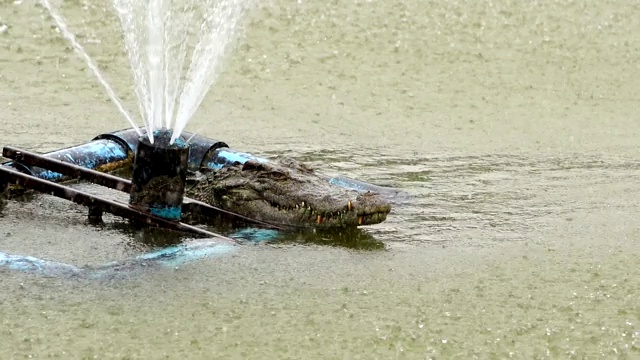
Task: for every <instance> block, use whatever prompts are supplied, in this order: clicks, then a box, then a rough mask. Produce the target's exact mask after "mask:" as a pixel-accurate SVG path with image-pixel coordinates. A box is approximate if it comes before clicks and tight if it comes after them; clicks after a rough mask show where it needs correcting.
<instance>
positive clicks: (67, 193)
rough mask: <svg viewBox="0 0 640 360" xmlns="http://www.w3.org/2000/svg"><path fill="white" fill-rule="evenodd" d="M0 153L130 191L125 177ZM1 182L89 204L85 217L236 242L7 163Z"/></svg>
mask: <svg viewBox="0 0 640 360" xmlns="http://www.w3.org/2000/svg"><path fill="white" fill-rule="evenodd" d="M2 156H4V157H6V158H9V159H12V160H13V161H14V162H15V163H16V164H24V165H29V166H38V167H40V168H43V169H47V170H50V171H54V172H56V173H59V174H62V175H65V176H68V177H71V178H76V179H81V180H85V181H89V182H91V183H94V184H96V185H101V186H105V187H108V188H111V189H115V190H118V191H122V192H125V193H130V191H131V182H130V181H129V180H127V179H124V178H120V177H117V176H114V175H110V174H106V173H102V172H99V171H96V170H91V169H87V168H84V167H81V166H78V165H74V164H70V163H67V162H63V161H60V160H57V159H53V158H49V157H45V156H42V155H40V154H36V153H33V152H30V151H26V150H22V149H18V148H15V147H11V146H5V147H4V148H3V150H2ZM2 182H4V183H5V185H6V184H15V185H18V186H22V187H25V188H28V189H31V190H35V191H38V192H41V193H44V194H49V195H53V196H56V197H59V198H62V199H66V200H69V201H72V202H74V203H76V204H80V205H84V206H87V207H89V216H90V217H91V218H92V219H95V218H99V217H101V215H102V213H103V212H108V213H111V214H113V215H116V216H120V217H124V218H128V219H130V220H133V221H136V222H139V223H143V224H146V225H149V226H154V227H159V228H165V229H169V230H175V231H183V232H187V233H191V234H194V235H198V236H203V237H209V238H217V239H220V240H224V241H226V242H232V243H236V242H237V241H236V240H234V239H231V238H229V237H226V236H223V235H220V234H216V233H213V232H210V231H207V230H204V229H201V228H199V227H196V226H193V225H189V224H186V223H183V222H181V221H171V220H167V219H163V218H161V217H158V216H154V215H152V214H150V213H148V212H145V211H142V210H140V209H137V208H135V207H132V206H130V205H129V204H127V203H123V202H120V201H117V200H108V199H105V198H102V197H100V196H96V195H93V194H89V193H86V192H83V191H80V190H77V189H73V188H71V187H69V186H65V185H62V184H59V183H55V182H52V181H49V180H45V179H41V178H38V177H35V176H32V175H29V174H25V173H23V172H20V171H18V170H16V168H12V167H9V166H0V183H2ZM0 185H1V184H0ZM0 188H2V186H0ZM182 206H183V208H182V211H183V212H184V213H186V214H196V215H201V216H205V217H213V216H217V215H227V216H232V217H236V218H239V219H242V220H244V221H247V222H251V223H254V224H257V225H260V226H261V227H266V228H272V229H279V230H283V228H282V227H280V226H276V225H273V224H268V223H265V222H262V221H259V220H255V219H251V218H248V217H245V216H242V215H239V214H235V213H232V212H229V211H226V210H223V209H219V208H216V207H213V206H210V205H208V204H206V203H203V202H200V201H197V200H194V199H190V198H187V197H185V198H184V202H183V205H182Z"/></svg>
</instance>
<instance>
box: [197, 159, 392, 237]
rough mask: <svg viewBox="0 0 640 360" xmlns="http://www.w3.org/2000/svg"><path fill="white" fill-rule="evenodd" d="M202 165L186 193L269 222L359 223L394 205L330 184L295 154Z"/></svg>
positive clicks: (383, 214) (312, 225)
mask: <svg viewBox="0 0 640 360" xmlns="http://www.w3.org/2000/svg"><path fill="white" fill-rule="evenodd" d="M201 171H203V175H204V176H202V177H201V179H198V180H197V182H196V185H195V186H194V187H191V188H189V187H187V189H186V194H185V195H186V196H188V197H190V198H193V199H196V200H199V201H202V202H205V203H208V204H209V205H211V206H216V207H219V208H223V209H225V210H229V211H232V212H234V213H237V214H240V215H244V216H248V217H250V218H253V219H257V220H262V221H265V222H268V223H271V224H278V225H285V226H288V227H305V228H335V227H357V226H361V225H372V224H377V223H381V222H383V221H384V220H386V218H387V214H388V213H389V212H390V211H391V205H390V204H389V202H388V201H386V200H384V199H383V198H382V197H381V196H380V195H378V194H376V193H372V192H368V193H359V192H357V191H355V190H348V189H344V188H342V187H339V186H335V185H331V184H329V183H328V182H327V180H326V179H323V178H322V177H321V176H319V175H318V174H316V173H315V172H314V171H313V169H311V168H309V167H307V166H306V165H304V164H302V163H300V162H298V161H295V160H293V159H282V160H279V161H271V162H268V163H260V162H257V161H253V160H250V161H247V162H246V163H245V164H244V165H240V164H239V165H235V166H229V167H225V168H223V169H221V170H206V169H203V170H201Z"/></svg>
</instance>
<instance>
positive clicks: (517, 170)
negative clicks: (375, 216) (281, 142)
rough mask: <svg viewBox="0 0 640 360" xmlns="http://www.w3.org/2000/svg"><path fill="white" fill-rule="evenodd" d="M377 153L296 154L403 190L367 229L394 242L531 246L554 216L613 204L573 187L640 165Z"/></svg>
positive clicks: (579, 158) (573, 158)
mask: <svg viewBox="0 0 640 360" xmlns="http://www.w3.org/2000/svg"><path fill="white" fill-rule="evenodd" d="M372 153H373V152H370V151H362V153H361V154H354V153H353V152H350V153H348V154H346V153H345V154H336V153H335V152H332V151H324V152H322V151H320V152H318V151H314V152H309V153H302V154H297V155H293V156H294V157H295V158H297V159H298V160H301V161H305V162H307V163H311V164H313V165H315V166H316V167H318V168H319V169H320V170H321V171H323V172H327V173H332V174H343V175H346V176H351V177H354V178H356V179H359V180H364V181H369V182H371V183H374V184H377V185H383V186H391V187H396V188H399V189H401V190H403V191H404V192H406V194H407V196H406V197H400V198H397V199H392V201H393V203H394V205H395V206H394V209H393V210H392V213H391V214H390V216H389V218H388V219H387V221H386V222H385V223H383V224H380V225H376V226H372V227H371V228H370V229H369V231H370V232H371V234H372V235H373V236H374V237H376V238H378V239H379V240H381V241H384V242H387V243H389V244H391V245H400V244H402V245H411V246H425V245H430V244H441V245H452V244H458V245H471V246H485V245H495V244H497V243H500V242H502V241H524V240H525V239H528V241H532V240H530V239H531V236H529V235H530V233H531V232H532V231H536V230H538V229H541V228H543V227H544V226H545V221H547V220H548V219H550V218H553V217H558V216H566V217H570V214H571V213H572V212H575V211H576V210H580V209H587V208H592V209H593V208H595V209H597V208H598V207H604V206H609V205H608V204H604V203H602V202H600V203H598V201H595V200H593V199H592V200H589V199H585V198H582V197H575V196H572V195H571V194H570V192H571V191H572V190H574V189H579V188H588V187H590V186H594V185H597V184H603V183H608V182H612V181H615V180H616V179H627V180H628V179H629V178H630V177H636V178H637V177H640V162H639V161H637V160H635V159H619V158H606V157H603V156H594V155H584V154H579V155H567V156H555V157H543V156H540V157H532V156H522V155H512V154H494V155H467V156H460V155H435V156H422V157H419V156H413V157H402V156H386V155H380V154H379V151H378V154H379V155H378V156H371V154H372ZM365 154H366V155H365ZM271 155H274V154H271ZM594 201H595V203H594Z"/></svg>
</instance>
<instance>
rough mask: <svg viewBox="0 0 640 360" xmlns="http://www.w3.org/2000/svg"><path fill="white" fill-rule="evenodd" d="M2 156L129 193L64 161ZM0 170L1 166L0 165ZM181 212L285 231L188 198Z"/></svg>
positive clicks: (118, 182)
mask: <svg viewBox="0 0 640 360" xmlns="http://www.w3.org/2000/svg"><path fill="white" fill-rule="evenodd" d="M2 156H4V157H6V158H8V159H12V160H14V161H16V162H21V163H24V164H26V165H32V166H38V167H41V168H44V169H49V170H51V171H55V172H57V173H60V174H62V175H66V176H71V177H75V178H79V179H82V180H85V181H89V182H92V183H94V184H96V185H101V186H105V187H108V188H111V189H116V190H120V191H123V192H125V193H130V192H131V181H129V180H127V179H123V178H121V177H117V176H113V175H110V174H105V173H103V172H99V171H96V170H92V169H87V168H84V167H82V166H78V165H74V164H70V163H67V162H64V161H60V160H56V159H52V158H48V157H45V156H42V155H40V154H36V153H33V152H30V151H27V150H22V149H18V148H15V147H11V146H5V147H4V149H3V150H2ZM0 168H3V166H1V165H0ZM183 211H184V212H191V213H197V214H200V215H203V216H216V215H219V214H225V215H227V216H232V217H236V218H238V219H242V220H244V221H246V222H249V223H254V224H256V225H260V226H263V227H266V228H270V229H276V230H286V229H285V228H284V227H282V226H278V225H274V224H270V223H266V222H264V221H260V220H256V219H252V218H250V217H247V216H243V215H240V214H236V213H233V212H231V211H227V210H224V209H220V208H217V207H215V206H211V205H209V204H207V203H204V202H201V201H197V200H195V199H191V198H188V197H185V198H184V203H183Z"/></svg>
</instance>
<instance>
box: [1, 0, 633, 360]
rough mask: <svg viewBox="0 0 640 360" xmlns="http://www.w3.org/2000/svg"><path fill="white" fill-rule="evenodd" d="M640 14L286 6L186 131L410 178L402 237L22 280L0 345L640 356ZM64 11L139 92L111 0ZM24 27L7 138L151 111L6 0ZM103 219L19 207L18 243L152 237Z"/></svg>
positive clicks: (36, 10) (384, 179)
mask: <svg viewBox="0 0 640 360" xmlns="http://www.w3.org/2000/svg"><path fill="white" fill-rule="evenodd" d="M638 10H639V9H638V5H635V4H633V3H631V2H625V1H583V2H573V1H537V2H515V1H508V0H497V1H480V2H478V1H443V2H435V1H417V0H416V1H402V2H400V1H355V0H354V1H317V0H308V1H281V0H274V1H271V2H269V3H268V4H263V5H262V6H261V7H260V8H259V9H257V10H256V11H255V12H254V13H252V15H251V18H250V19H249V21H248V22H247V23H246V24H245V29H244V33H243V34H242V36H241V38H240V42H239V44H238V47H237V48H236V50H235V51H234V52H233V53H232V55H231V56H230V57H229V58H228V61H227V63H226V65H227V66H226V67H225V69H224V71H223V73H222V74H221V77H220V79H219V82H218V83H217V84H216V85H215V87H214V88H213V89H212V91H211V93H210V94H209V96H208V97H207V99H205V101H204V103H203V106H202V107H201V109H200V110H199V112H198V113H197V115H196V118H195V119H194V120H193V121H192V123H191V124H190V125H189V127H188V128H187V130H188V131H195V132H198V133H200V134H203V135H205V136H209V137H212V138H217V139H220V140H224V141H225V142H227V143H229V144H230V145H231V146H232V147H233V148H236V149H240V150H244V151H250V152H253V153H256V154H261V155H264V156H274V157H275V156H281V155H288V156H293V157H295V158H298V159H300V160H304V161H306V162H308V163H310V164H313V165H315V166H316V167H317V168H319V169H320V170H321V171H323V172H326V173H335V174H345V175H348V176H351V177H355V178H358V179H361V180H365V181H370V182H373V183H376V184H381V185H388V186H394V187H398V188H401V189H403V190H404V191H405V192H406V193H407V194H408V196H406V197H402V198H399V199H397V201H396V203H397V204H396V206H395V208H394V210H393V212H392V214H391V215H390V217H389V219H388V221H386V222H385V223H383V224H380V225H376V226H372V227H370V228H368V229H366V233H367V234H368V235H370V236H371V237H373V239H374V240H375V241H378V242H380V243H382V244H383V245H384V250H375V251H365V250H357V249H355V250H354V249H351V248H349V247H346V246H324V245H322V242H319V243H315V244H308V243H307V244H295V243H293V244H292V243H287V244H281V245H278V246H267V245H258V246H243V247H241V248H239V249H238V251H236V252H234V253H233V254H231V255H228V256H222V257H218V258H212V259H208V260H205V261H201V262H197V263H193V264H189V265H186V266H182V267H180V268H178V269H166V270H158V271H151V272H143V273H140V274H134V275H132V277H131V278H130V279H128V280H125V281H111V282H110V281H103V282H91V281H69V280H65V279H50V278H41V277H37V276H32V275H25V274H17V273H10V272H1V273H0V275H1V279H2V280H1V282H0V287H1V288H0V319H2V320H1V322H0V338H1V339H2V341H1V342H0V358H9V359H11V358H25V357H29V356H31V357H33V358H50V357H51V358H56V357H58V358H93V357H96V358H118V359H121V358H131V359H135V358H140V359H149V358H153V359H156V358H171V359H177V358H206V359H209V358H224V359H229V358H238V359H240V358H242V359H245V358H255V359H264V358H277V359H283V358H331V359H335V358H361V359H389V358H409V359H414V358H415V359H425V358H460V359H469V358H482V359H484V358H508V357H512V358H571V357H574V358H590V359H591V358H637V357H639V356H640V301H639V300H638V291H637V289H638V288H640V270H639V268H638V261H637V259H638V255H639V253H640V246H639V245H638V244H639V243H640V242H639V240H640V228H639V227H638V223H637V219H638V218H639V215H640V208H639V206H638V204H639V203H640V191H638V186H637V184H638V183H639V180H640V160H638V148H639V145H640V140H638V139H639V138H640V130H638V129H639V127H638V126H637V124H638V119H637V115H636V109H637V105H638V101H637V99H636V97H637V94H638V85H637V84H640V69H639V68H638V64H640V37H639V35H638V34H639V32H638V28H639V25H640V24H639V20H638V17H637V16H635V14H637V12H638ZM62 11H63V14H64V16H66V17H67V19H68V21H69V23H70V27H71V29H72V31H74V32H76V33H77V34H78V38H79V39H80V40H81V42H82V44H83V46H85V47H86V49H87V50H88V51H89V53H90V54H91V56H93V57H94V58H95V59H96V61H97V63H98V64H99V65H100V66H101V68H102V69H103V70H104V72H105V74H106V76H107V77H108V79H109V81H110V82H111V83H112V84H113V86H114V87H115V88H116V90H117V91H118V93H119V94H120V96H121V97H122V98H123V99H125V102H126V103H127V104H128V105H129V108H130V109H136V106H135V104H134V103H133V101H134V96H133V92H132V88H131V81H130V76H129V72H128V71H129V70H128V64H127V59H126V56H125V55H124V54H123V50H122V49H123V47H122V42H121V40H122V39H121V34H120V32H119V24H118V22H117V19H116V18H115V16H114V15H113V14H112V12H111V11H110V9H108V8H106V7H105V5H104V4H103V3H102V2H98V1H93V0H91V1H88V0H87V1H65V2H64V5H63V7H62ZM0 23H2V24H6V25H7V26H8V29H7V30H6V32H3V33H0V48H2V49H3V50H2V51H0V85H1V86H2V88H3V91H2V92H1V94H0V105H1V106H0V119H1V120H0V124H1V125H2V132H1V133H0V143H1V144H3V145H4V144H8V145H13V146H18V147H25V148H28V149H32V150H37V151H50V150H54V149H57V148H61V147H64V146H71V145H75V144H78V143H82V142H85V141H88V140H90V139H91V138H93V137H94V136H96V135H97V134H100V133H102V132H107V131H113V130H116V129H119V128H126V127H127V123H126V121H125V120H124V119H122V118H121V117H120V115H119V113H118V112H117V110H116V109H115V107H114V106H113V104H112V103H110V102H109V101H108V98H107V96H106V95H105V94H104V93H103V91H102V88H100V86H99V84H98V83H97V82H96V81H95V80H94V79H93V78H92V76H91V74H89V72H88V71H87V69H86V68H85V66H84V64H83V63H82V61H81V60H80V59H78V58H77V57H76V55H75V54H74V53H73V52H72V51H71V50H70V49H69V47H68V45H67V44H66V43H65V42H64V40H63V39H62V38H61V36H60V35H59V34H58V33H57V32H56V31H55V28H53V27H52V26H51V24H52V22H51V20H50V19H48V18H47V16H46V15H45V14H44V12H43V9H42V8H40V7H38V6H35V5H34V4H33V3H32V2H16V3H14V2H4V3H2V4H0ZM85 215H86V209H84V208H82V207H76V206H75V205H70V204H68V203H67V202H65V201H62V200H58V199H51V198H50V197H44V196H36V197H35V198H33V199H32V200H31V201H29V202H10V203H9V205H8V207H7V208H6V209H5V210H4V212H3V213H2V217H0V250H1V251H4V252H9V253H15V254H29V255H33V256H39V257H44V258H48V259H55V260H58V261H64V262H69V263H73V264H76V265H98V264H102V263H104V262H108V261H111V260H114V259H124V258H127V257H129V256H133V255H136V254H139V253H140V252H141V251H144V250H145V249H146V248H147V246H146V245H145V244H141V243H139V242H137V241H136V240H135V236H132V235H131V234H129V233H127V232H125V231H122V230H121V228H122V227H123V226H120V227H119V226H116V225H113V224H112V225H111V226H107V227H106V228H95V227H90V226H87V225H86V224H85ZM108 220H109V221H111V222H113V221H120V220H117V219H113V218H108Z"/></svg>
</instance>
